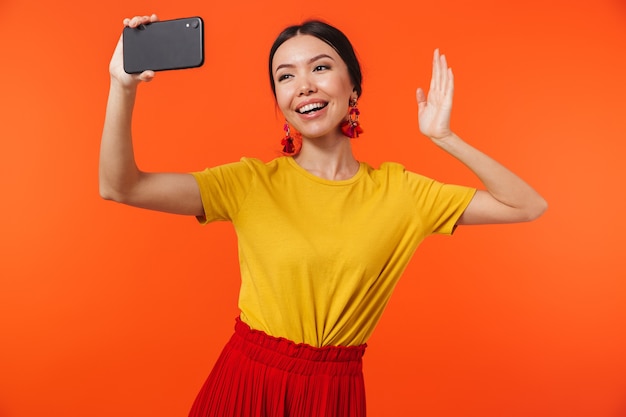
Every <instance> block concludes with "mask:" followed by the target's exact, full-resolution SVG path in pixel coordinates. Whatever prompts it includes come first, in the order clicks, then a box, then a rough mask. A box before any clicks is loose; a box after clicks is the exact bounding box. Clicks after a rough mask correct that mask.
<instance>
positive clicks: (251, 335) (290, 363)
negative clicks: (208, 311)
mask: <svg viewBox="0 0 626 417" xmlns="http://www.w3.org/2000/svg"><path fill="white" fill-rule="evenodd" d="M230 343H231V345H232V347H234V348H235V349H237V350H240V351H241V352H242V353H244V354H245V355H246V356H248V357H250V358H251V359H253V360H255V361H258V362H262V363H264V364H266V365H268V366H272V367H275V368H278V369H282V370H284V371H288V372H295V373H299V374H303V375H315V374H330V375H357V374H360V373H361V372H362V357H363V354H364V353H365V348H366V346H367V345H365V344H363V345H360V346H324V347H321V348H318V347H314V346H310V345H307V344H305V343H295V342H293V341H291V340H288V339H285V338H282V337H274V336H270V335H268V334H266V333H265V332H262V331H260V330H254V329H251V328H250V326H248V325H247V324H246V323H244V322H243V321H241V319H240V318H237V319H236V323H235V334H234V335H233V337H232V339H231V341H230Z"/></svg>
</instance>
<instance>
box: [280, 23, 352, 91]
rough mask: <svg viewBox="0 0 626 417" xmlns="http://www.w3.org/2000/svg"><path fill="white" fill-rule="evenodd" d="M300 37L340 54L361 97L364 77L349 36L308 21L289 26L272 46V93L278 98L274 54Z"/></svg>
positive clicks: (322, 24) (323, 24) (325, 25)
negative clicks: (294, 38)
mask: <svg viewBox="0 0 626 417" xmlns="http://www.w3.org/2000/svg"><path fill="white" fill-rule="evenodd" d="M298 35H311V36H315V37H316V38H317V39H319V40H321V41H324V42H326V43H327V44H328V45H330V46H331V47H332V48H333V49H334V50H335V51H336V52H337V54H339V56H340V57H341V59H343V62H345V63H346V66H347V67H348V74H350V80H351V81H352V83H353V84H354V91H356V93H357V94H358V96H359V97H360V96H361V91H362V89H361V82H362V78H363V76H362V75H361V65H359V60H358V59H357V57H356V54H355V53H354V48H352V44H351V43H350V41H349V40H348V38H347V36H346V35H344V34H343V32H342V31H340V30H339V29H337V28H335V27H333V26H331V25H329V24H328V23H325V22H322V21H320V20H307V21H306V22H304V23H302V24H301V25H293V26H289V27H288V28H286V29H285V30H283V31H282V32H281V33H280V34H279V35H278V37H277V38H276V40H275V41H274V44H273V45H272V48H271V49H270V59H269V69H270V85H271V86H272V93H274V97H276V84H275V83H274V75H273V73H272V61H273V60H274V54H275V53H276V50H277V49H278V48H279V47H280V46H281V45H282V44H283V43H284V42H285V41H288V40H289V39H291V38H293V37H296V36H298Z"/></svg>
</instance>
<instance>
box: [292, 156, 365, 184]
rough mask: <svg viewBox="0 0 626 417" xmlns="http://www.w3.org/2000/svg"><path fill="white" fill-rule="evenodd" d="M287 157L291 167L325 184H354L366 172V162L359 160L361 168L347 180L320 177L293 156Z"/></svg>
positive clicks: (312, 179)
mask: <svg viewBox="0 0 626 417" xmlns="http://www.w3.org/2000/svg"><path fill="white" fill-rule="evenodd" d="M285 158H286V159H287V162H288V163H289V165H291V167H292V168H293V169H295V170H296V171H297V172H298V173H299V174H301V175H303V176H305V177H306V178H308V179H310V180H311V181H315V182H317V183H320V184H324V185H349V184H353V183H355V182H357V181H358V180H359V179H360V178H361V177H362V176H363V173H364V172H365V164H364V163H362V162H359V170H358V171H357V172H356V174H354V175H353V176H352V177H351V178H348V179H345V180H328V179H326V178H322V177H318V176H317V175H314V174H311V173H310V172H309V171H307V170H306V169H304V168H302V167H301V166H300V165H298V163H297V162H296V161H295V159H294V158H293V157H292V156H287V157H285Z"/></svg>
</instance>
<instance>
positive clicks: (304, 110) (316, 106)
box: [298, 103, 325, 113]
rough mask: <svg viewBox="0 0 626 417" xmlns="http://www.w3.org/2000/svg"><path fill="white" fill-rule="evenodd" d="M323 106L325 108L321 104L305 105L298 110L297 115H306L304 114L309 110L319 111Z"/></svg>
mask: <svg viewBox="0 0 626 417" xmlns="http://www.w3.org/2000/svg"><path fill="white" fill-rule="evenodd" d="M324 106H325V104H322V103H311V104H307V105H306V106H302V107H300V108H299V109H298V113H306V112H309V111H311V110H316V109H321V108H322V107H324Z"/></svg>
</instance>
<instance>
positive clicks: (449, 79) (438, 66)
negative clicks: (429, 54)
mask: <svg viewBox="0 0 626 417" xmlns="http://www.w3.org/2000/svg"><path fill="white" fill-rule="evenodd" d="M453 80H454V78H453V76H452V69H451V68H449V67H448V60H447V59H446V56H445V55H442V54H440V52H439V49H438V48H437V49H435V52H434V53H433V70H432V78H431V80H430V92H441V93H443V94H448V93H451V92H452V90H453V83H454V81H453Z"/></svg>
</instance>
